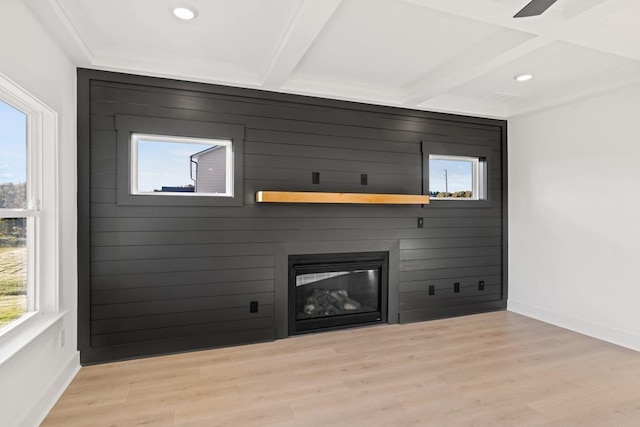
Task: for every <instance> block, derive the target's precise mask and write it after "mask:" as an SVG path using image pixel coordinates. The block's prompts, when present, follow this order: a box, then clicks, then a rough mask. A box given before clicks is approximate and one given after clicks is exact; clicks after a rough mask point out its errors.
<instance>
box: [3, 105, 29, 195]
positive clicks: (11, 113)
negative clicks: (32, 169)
mask: <svg viewBox="0 0 640 427" xmlns="http://www.w3.org/2000/svg"><path fill="white" fill-rule="evenodd" d="M26 181H27V115H26V114H24V113H23V112H21V111H19V110H16V109H15V108H13V107H12V106H11V105H9V104H7V103H5V102H3V101H0V184H6V183H9V182H10V183H13V184H19V183H24V182H26Z"/></svg>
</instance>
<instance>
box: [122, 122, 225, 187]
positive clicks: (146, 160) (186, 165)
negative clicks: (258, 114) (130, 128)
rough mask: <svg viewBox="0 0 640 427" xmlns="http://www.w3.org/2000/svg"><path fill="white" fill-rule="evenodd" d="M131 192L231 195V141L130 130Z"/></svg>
mask: <svg viewBox="0 0 640 427" xmlns="http://www.w3.org/2000/svg"><path fill="white" fill-rule="evenodd" d="M131 159H132V161H131V177H132V179H131V193H132V194H156V193H171V194H173V195H177V196H194V195H195V196H218V197H233V150H232V149H231V141H229V140H214V139H202V138H186V137H171V136H158V135H144V134H133V135H132V136H131Z"/></svg>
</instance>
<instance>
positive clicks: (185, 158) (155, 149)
mask: <svg viewBox="0 0 640 427" xmlns="http://www.w3.org/2000/svg"><path fill="white" fill-rule="evenodd" d="M214 146H215V145H211V144H190V143H186V142H162V141H150V140H144V139H140V140H139V141H138V191H139V192H141V193H147V192H153V191H155V190H161V189H162V187H163V186H164V187H186V186H188V185H193V183H194V182H193V180H191V178H190V170H191V169H190V168H191V156H192V155H193V154H196V153H199V152H200V151H203V150H206V149H209V148H211V147H214ZM194 178H195V177H194Z"/></svg>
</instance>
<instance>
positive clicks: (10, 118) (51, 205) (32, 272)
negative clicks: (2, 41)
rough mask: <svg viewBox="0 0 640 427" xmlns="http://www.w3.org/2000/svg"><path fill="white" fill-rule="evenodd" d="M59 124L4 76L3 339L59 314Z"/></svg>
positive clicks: (0, 135)
mask: <svg viewBox="0 0 640 427" xmlns="http://www.w3.org/2000/svg"><path fill="white" fill-rule="evenodd" d="M56 120H57V118H56V114H55V113H54V112H53V111H52V110H50V109H49V108H48V107H46V106H45V105H44V104H42V103H40V102H39V101H38V100H37V99H35V98H33V97H32V96H31V95H29V94H28V93H27V92H25V91H24V90H22V89H21V88H20V87H19V86H17V85H15V83H13V82H12V81H10V80H8V79H6V78H5V77H4V76H2V75H1V74H0V336H2V335H5V334H6V333H7V332H8V331H10V330H12V329H13V328H14V327H15V326H17V325H19V324H22V323H24V322H26V321H27V320H28V319H30V318H33V317H35V315H36V314H42V313H44V312H53V311H56V310H57V286H58V281H57V271H58V270H57V262H56V261H57V205H56V202H55V198H56V187H55V182H56V179H55V171H56V162H57V157H56V147H55V145H56ZM45 145H46V148H43V147H45ZM44 157H47V162H46V166H44V165H45V163H44V162H43V161H42V159H43V158H44Z"/></svg>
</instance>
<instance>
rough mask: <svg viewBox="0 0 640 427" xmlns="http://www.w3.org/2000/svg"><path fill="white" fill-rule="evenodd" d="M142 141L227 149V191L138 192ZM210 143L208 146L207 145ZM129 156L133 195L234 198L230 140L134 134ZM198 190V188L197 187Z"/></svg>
mask: <svg viewBox="0 0 640 427" xmlns="http://www.w3.org/2000/svg"><path fill="white" fill-rule="evenodd" d="M140 140H149V141H152V142H173V143H178V144H179V143H183V142H191V143H196V144H202V145H217V146H222V147H226V149H227V150H226V155H225V157H226V159H225V166H226V177H225V187H226V190H225V192H224V193H204V192H201V193H199V192H193V193H188V192H184V193H179V192H171V191H168V192H163V193H155V192H150V191H139V190H138V188H137V187H138V150H137V148H138V142H139V141H140ZM207 143H208V144H207ZM130 150H131V151H130V152H129V156H131V157H130V158H131V162H130V167H131V170H130V171H129V173H130V174H131V175H130V182H131V188H130V191H131V194H132V195H141V196H163V195H172V196H178V197H233V195H234V185H233V184H234V183H233V169H234V167H233V166H234V164H233V142H232V141H231V140H228V139H213V138H194V137H185V136H173V135H152V134H144V133H133V134H131V146H130ZM196 189H197V187H196Z"/></svg>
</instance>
